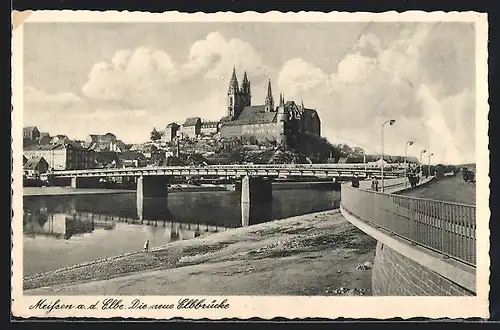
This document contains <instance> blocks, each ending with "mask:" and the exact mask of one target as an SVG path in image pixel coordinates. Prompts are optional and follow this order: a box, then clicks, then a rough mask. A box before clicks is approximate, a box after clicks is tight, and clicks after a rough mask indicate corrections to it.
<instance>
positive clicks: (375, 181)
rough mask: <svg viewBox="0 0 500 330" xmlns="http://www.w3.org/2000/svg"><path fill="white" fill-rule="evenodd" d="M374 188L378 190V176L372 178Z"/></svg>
mask: <svg viewBox="0 0 500 330" xmlns="http://www.w3.org/2000/svg"><path fill="white" fill-rule="evenodd" d="M372 189H373V190H374V191H378V180H377V178H373V179H372Z"/></svg>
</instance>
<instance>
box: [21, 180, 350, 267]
mask: <svg viewBox="0 0 500 330" xmlns="http://www.w3.org/2000/svg"><path fill="white" fill-rule="evenodd" d="M339 200H340V193H339V192H336V191H331V190H315V189H308V190H304V189H295V190H276V191H273V201H272V202H271V203H265V204H258V205H253V207H252V211H251V212H250V224H255V223H261V222H266V221H270V220H274V219H280V218H286V217H290V216H296V215H300V214H305V213H311V212H318V211H323V210H328V209H332V208H335V207H338V203H339ZM23 201H24V216H23V227H24V236H25V239H24V274H25V275H33V274H36V273H39V272H44V271H48V270H52V269H57V268H61V267H66V266H69V265H74V264H78V263H82V262H87V261H91V260H97V259H101V258H107V257H111V256H114V255H119V254H122V253H127V252H133V251H137V250H140V249H142V247H143V244H144V241H145V240H146V239H147V240H149V241H150V247H152V248H154V247H157V246H161V245H165V244H168V243H169V242H172V241H177V240H185V239H192V238H195V237H199V236H202V235H206V234H210V233H214V232H218V231H224V230H227V229H228V228H234V227H238V226H240V224H241V206H240V194H239V193H238V192H235V191H232V192H179V193H171V194H169V196H168V200H167V199H164V198H149V199H145V200H144V203H143V208H142V212H139V214H138V209H137V206H136V200H135V194H134V193H133V192H131V193H125V194H113V195H77V196H26V197H24V199H23ZM140 213H142V216H141V214H140Z"/></svg>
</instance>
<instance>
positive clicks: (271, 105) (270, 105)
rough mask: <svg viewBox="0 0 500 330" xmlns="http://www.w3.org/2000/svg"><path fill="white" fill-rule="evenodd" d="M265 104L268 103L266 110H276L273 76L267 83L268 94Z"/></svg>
mask: <svg viewBox="0 0 500 330" xmlns="http://www.w3.org/2000/svg"><path fill="white" fill-rule="evenodd" d="M265 105H266V112H270V111H273V110H274V100H273V92H272V90H271V78H269V83H268V85H267V95H266V101H265Z"/></svg>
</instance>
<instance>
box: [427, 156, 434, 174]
mask: <svg viewBox="0 0 500 330" xmlns="http://www.w3.org/2000/svg"><path fill="white" fill-rule="evenodd" d="M431 156H434V154H433V153H430V154H429V161H428V164H427V176H430V175H431Z"/></svg>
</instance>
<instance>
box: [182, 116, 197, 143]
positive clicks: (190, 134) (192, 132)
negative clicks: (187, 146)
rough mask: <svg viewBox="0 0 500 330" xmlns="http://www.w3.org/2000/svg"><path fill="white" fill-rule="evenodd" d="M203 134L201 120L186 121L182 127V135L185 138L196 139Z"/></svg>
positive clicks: (195, 118) (192, 118) (191, 119)
mask: <svg viewBox="0 0 500 330" xmlns="http://www.w3.org/2000/svg"><path fill="white" fill-rule="evenodd" d="M200 132H201V118H200V117H191V118H188V119H186V121H185V122H184V125H182V135H183V137H184V138H189V139H195V138H197V137H198V135H200Z"/></svg>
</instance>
